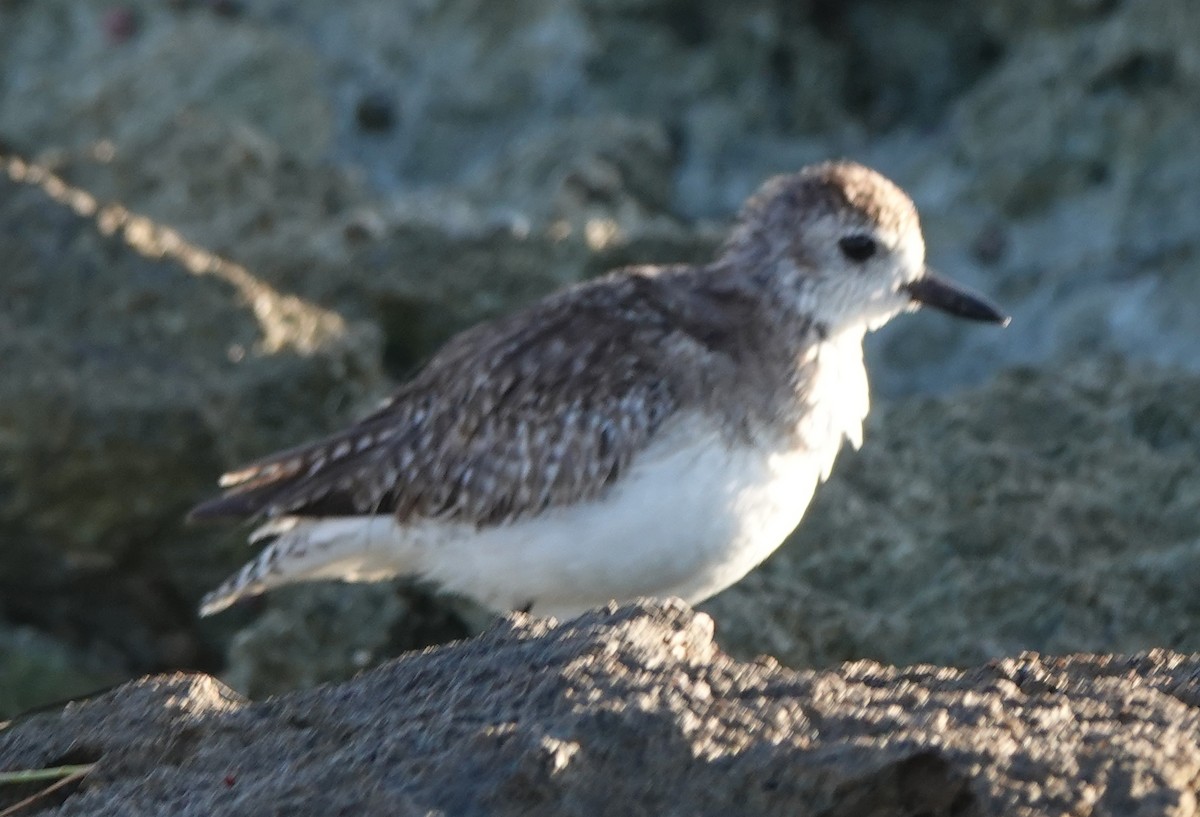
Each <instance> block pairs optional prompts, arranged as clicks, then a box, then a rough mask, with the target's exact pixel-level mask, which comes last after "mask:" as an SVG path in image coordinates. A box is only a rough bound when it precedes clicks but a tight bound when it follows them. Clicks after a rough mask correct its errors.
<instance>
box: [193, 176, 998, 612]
mask: <svg viewBox="0 0 1200 817" xmlns="http://www.w3.org/2000/svg"><path fill="white" fill-rule="evenodd" d="M921 306H927V307H932V308H934V309H938V310H941V311H943V312H946V313H949V314H951V315H954V316H958V317H961V318H965V319H970V320H974V321H981V322H987V323H993V324H1000V325H1007V323H1008V321H1009V319H1008V317H1007V316H1006V315H1005V314H1004V313H1003V312H1002V311H1001V310H1000V309H999V308H998V307H997V306H996V305H994V304H993V303H991V302H990V301H988V300H987V299H986V298H984V297H983V296H982V295H979V294H977V293H975V292H973V291H970V290H968V289H966V288H964V287H962V286H960V285H958V284H956V283H954V282H952V281H951V280H949V279H946V278H944V277H942V276H941V275H939V274H938V273H936V272H934V271H933V270H932V269H931V268H930V267H929V266H927V264H926V261H925V242H924V238H923V236H922V231H921V226H920V222H919V218H918V214H917V209H916V207H915V205H914V204H913V202H912V200H911V199H910V198H909V196H908V195H907V194H906V193H905V192H904V191H903V190H902V189H901V188H900V187H899V186H897V185H896V184H895V183H894V182H892V181H890V180H889V179H887V178H886V177H885V176H883V175H882V174H880V173H879V172H877V171H875V170H872V169H870V168H868V167H865V166H863V165H861V164H857V163H855V162H852V161H845V160H843V161H829V162H823V163H820V164H815V165H810V166H807V167H804V168H802V169H801V170H799V171H798V172H794V173H791V174H784V175H780V176H776V177H774V178H771V179H769V180H767V181H766V182H764V183H763V185H762V186H761V187H760V188H759V189H758V190H757V191H756V192H755V193H754V194H753V195H752V196H751V197H750V198H749V199H748V200H747V201H746V203H745V204H744V206H743V207H742V209H741V211H740V212H739V214H738V216H737V218H736V220H735V221H734V223H733V226H732V228H731V230H730V232H729V234H728V236H727V238H726V240H725V241H724V242H723V243H722V244H721V245H720V246H719V248H718V250H717V251H716V253H715V257H714V258H713V260H712V261H710V262H708V263H703V264H669V265H657V266H651V265H642V266H630V267H625V268H621V269H617V270H614V271H611V272H609V273H607V274H605V275H603V276H601V277H598V278H594V279H591V280H588V281H585V282H582V283H578V284H575V285H573V286H570V287H567V288H565V289H562V290H560V291H558V292H556V293H552V294H550V295H548V296H546V297H545V298H543V299H542V300H540V301H537V302H535V303H533V304H532V305H529V306H526V307H525V308H523V309H521V310H518V311H516V312H514V313H512V314H509V315H507V316H503V317H500V318H498V319H495V320H493V321H490V322H486V323H482V324H479V325H477V326H475V327H473V328H470V329H467V330H465V331H463V332H462V333H460V334H458V335H457V336H455V337H453V338H451V339H450V340H449V341H448V342H447V343H446V344H445V345H444V346H443V347H442V348H441V349H440V351H438V352H436V353H435V354H434V355H433V356H432V357H431V358H430V359H429V360H428V362H427V363H426V364H425V365H424V366H423V367H422V368H421V369H419V370H418V372H417V373H416V374H415V375H414V376H413V377H412V378H411V379H410V380H408V381H407V382H405V383H403V384H402V385H400V386H399V387H398V388H397V389H396V390H395V391H394V392H393V393H392V394H391V396H390V397H388V398H387V399H386V400H385V401H383V403H382V404H381V405H379V406H378V408H377V409H376V410H374V411H373V412H372V413H369V414H368V415H367V416H365V417H364V418H363V419H361V420H359V421H358V422H355V423H353V424H352V425H350V426H349V427H348V428H346V429H344V430H342V431H338V432H336V433H334V434H332V435H330V436H328V437H326V438H324V439H321V440H318V441H316V442H312V443H308V444H305V445H302V446H299V447H297V448H293V449H290V450H286V451H282V452H279V453H275V454H272V455H270V456H267V457H265V458H263V459H259V460H257V461H255V462H252V463H250V464H248V465H245V466H244V467H240V468H236V469H235V470H232V471H230V472H228V473H226V474H225V475H224V476H223V477H221V479H220V483H219V484H220V487H221V488H223V492H222V493H221V494H220V495H218V496H216V497H214V498H212V499H209V500H208V501H206V502H203V503H201V504H200V505H198V506H197V507H195V508H194V509H193V510H192V511H191V513H190V515H189V518H190V519H191V520H194V521H206V520H222V519H225V520H229V519H236V520H243V521H244V520H250V521H251V522H253V523H256V525H257V527H256V528H255V529H254V531H253V532H252V533H251V534H250V541H251V542H252V543H265V547H264V548H263V550H262V551H261V552H260V554H259V555H258V557H257V558H256V559H254V560H252V561H250V562H249V563H247V564H246V565H245V566H244V567H243V568H242V569H241V570H240V571H238V572H237V573H235V574H234V575H233V576H231V577H230V578H229V579H228V580H226V581H225V582H224V583H223V584H221V585H220V586H219V587H217V588H216V589H215V590H213V591H212V592H210V593H208V594H207V595H206V596H204V598H203V599H202V601H201V606H200V614H201V615H211V614H214V613H217V612H219V611H221V610H223V609H225V608H226V607H228V606H229V605H231V604H233V603H234V602H236V601H238V600H239V599H242V598H246V597H250V596H255V595H259V594H261V593H263V592H265V591H268V590H270V589H272V588H276V587H279V586H282V585H287V584H291V583H295V582H302V581H310V580H319V579H340V580H343V581H380V580H384V579H388V578H392V577H397V576H413V577H419V578H421V579H424V580H427V581H431V582H433V583H434V584H436V585H437V586H438V587H440V589H441V590H443V591H445V592H449V593H453V594H458V595H462V596H467V597H470V598H472V599H474V600H475V601H476V602H478V603H480V604H482V605H483V606H485V607H487V608H490V609H492V610H494V611H497V612H505V611H511V610H520V611H525V612H528V613H532V614H534V615H539V616H554V617H556V618H567V617H572V616H575V615H577V614H579V613H581V612H583V611H585V610H588V609H590V608H594V607H599V606H602V605H605V604H607V603H609V602H612V601H616V602H624V601H630V600H633V599H636V598H643V597H678V598H682V599H683V600H684V601H686V602H689V603H692V604H695V603H698V602H700V601H703V600H704V599H707V598H709V597H710V596H713V595H715V594H716V593H718V592H720V591H721V590H723V589H725V588H726V587H729V586H730V585H732V584H734V583H735V582H737V581H738V580H740V579H741V578H742V577H743V576H745V575H746V574H747V573H748V572H750V571H751V570H752V569H753V568H754V567H755V566H757V565H758V564H759V563H761V562H762V561H763V560H764V559H766V557H767V556H769V555H770V554H771V553H772V552H773V551H775V550H776V549H777V548H778V547H779V545H780V544H781V543H782V542H783V541H784V539H786V538H787V536H788V535H789V534H790V533H791V532H792V531H793V530H795V529H796V528H797V526H798V525H799V524H800V522H801V519H802V517H803V515H804V512H805V510H806V508H807V507H808V505H809V503H810V500H811V498H812V496H813V494H814V491H815V490H816V489H817V487H818V485H819V484H820V483H821V482H823V481H825V480H826V479H827V478H828V477H829V474H830V471H831V469H832V467H833V464H834V460H835V458H836V457H837V456H838V453H839V451H840V450H841V449H842V448H843V446H844V444H845V443H849V444H850V445H852V446H853V447H854V448H858V447H859V446H860V445H861V443H862V429H863V421H864V419H865V417H866V415H867V411H868V406H869V398H868V384H867V374H866V370H865V367H864V363H863V351H862V342H863V338H864V336H865V334H866V333H867V332H869V331H871V330H874V329H877V328H878V327H880V326H882V325H883V324H884V323H886V322H887V321H889V320H890V319H891V318H893V317H894V316H896V315H898V314H900V313H902V312H906V311H911V310H914V309H916V308H918V307H921Z"/></svg>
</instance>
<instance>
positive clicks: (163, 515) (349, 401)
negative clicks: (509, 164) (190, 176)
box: [0, 160, 383, 670]
mask: <svg viewBox="0 0 1200 817" xmlns="http://www.w3.org/2000/svg"><path fill="white" fill-rule="evenodd" d="M6 169H7V170H8V171H9V173H8V174H7V175H0V257H3V258H4V259H5V265H6V266H5V269H6V271H5V274H4V275H3V276H0V300H3V302H4V304H5V308H4V311H3V313H0V361H2V364H0V365H3V368H4V373H5V374H4V377H3V378H0V530H3V533H4V539H5V547H4V548H3V549H0V608H2V609H3V612H4V613H5V614H6V615H8V616H12V617H14V618H15V619H16V620H20V621H22V622H24V623H27V624H30V625H33V626H36V627H38V628H40V629H43V630H45V631H47V632H53V633H56V634H63V635H64V637H67V639H68V640H71V641H75V640H78V641H79V642H83V643H86V642H90V641H92V640H93V639H97V640H99V641H100V642H102V643H105V644H109V645H113V646H115V647H116V648H118V649H119V650H121V651H122V652H124V653H125V654H126V655H127V656H128V659H127V660H128V662H129V663H128V666H129V667H130V668H131V669H134V670H136V669H137V668H138V667H141V668H145V669H149V668H153V667H162V666H168V665H173V664H176V663H177V662H178V663H184V664H187V663H193V662H196V661H199V660H202V658H203V655H204V650H205V649H210V648H207V647H205V646H204V644H203V642H202V641H201V640H200V638H199V637H198V634H197V633H196V631H195V625H194V623H193V621H194V620H193V612H192V610H193V604H194V602H195V600H196V599H198V598H199V596H200V594H201V593H202V592H203V591H204V590H205V589H206V588H208V587H210V586H211V585H212V584H213V583H214V582H216V581H218V580H219V579H220V578H221V576H222V575H223V574H224V573H226V572H227V571H229V570H232V569H233V568H234V567H235V566H236V565H237V563H239V562H240V561H242V560H243V552H242V550H243V546H242V544H241V543H240V542H238V541H237V540H238V539H240V538H241V536H240V534H239V533H237V532H234V531H221V532H214V531H212V530H203V529H195V528H185V527H184V526H183V518H182V517H183V514H184V513H185V511H186V510H187V509H188V507H190V505H191V504H193V503H194V502H195V501H196V498H197V497H198V496H202V495H204V494H205V493H207V492H208V491H210V490H212V481H213V480H214V478H215V477H216V475H217V474H218V473H220V471H221V470H222V469H223V468H226V467H229V466H231V465H233V464H234V463H237V462H240V461H244V460H245V459H246V458H248V457H250V456H254V455H257V454H260V453H263V452H265V451H268V450H271V449H274V448H277V447H280V446H283V445H287V444H289V443H291V442H293V441H294V440H295V439H297V438H298V437H304V436H309V435H312V434H315V433H317V432H318V431H320V430H322V429H325V428H328V427H329V426H331V425H332V424H333V423H334V422H335V421H338V420H343V419H345V417H346V414H347V413H348V411H349V409H350V408H351V407H352V406H357V405H359V404H360V403H362V402H363V400H364V398H366V397H368V396H370V395H372V394H374V393H376V392H377V391H378V390H379V389H380V387H381V385H382V382H383V381H382V377H381V373H380V370H379V366H378V346H377V335H376V334H375V333H374V332H373V331H372V330H371V328H370V327H368V326H365V325H362V324H353V323H347V322H346V321H345V320H343V319H342V318H341V317H340V316H338V315H336V314H334V313H332V312H329V311H328V310H324V309H321V308H319V307H317V306H315V305H314V304H311V303H309V302H306V301H304V300H302V299H300V298H297V297H295V296H291V295H287V294H285V293H282V292H279V291H278V290H276V289H274V288H273V287H271V286H270V285H268V284H266V283H264V282H263V281H261V280H259V279H258V278H256V277H255V276H254V275H253V274H252V273H250V272H249V271H248V270H247V269H245V268H244V267H241V266H239V265H237V264H233V263H231V262H228V261H226V260H224V259H221V258H220V257H218V256H215V255H213V254H211V253H209V252H207V251H206V250H203V249H201V248H199V247H196V246H194V245H192V244H190V243H189V242H188V241H187V240H186V239H185V238H183V237H182V236H180V235H179V234H178V233H177V232H175V231H173V230H170V229H169V228H166V227H164V226H163V225H160V224H156V223H154V222H152V221H150V220H149V219H146V218H145V217H142V216H140V215H138V214H135V213H130V212H129V211H128V210H126V209H125V208H123V207H121V206H120V205H105V204H104V203H103V202H97V201H96V200H95V199H94V198H93V197H91V196H90V195H89V194H87V193H86V192H85V191H82V190H79V189H77V188H72V187H70V186H68V185H66V184H65V183H64V182H63V181H62V180H61V179H60V178H57V177H55V176H53V175H51V174H47V173H46V172H45V170H44V169H43V168H40V167H37V166H33V165H27V164H25V163H23V162H20V161H19V160H6ZM10 176H11V178H10ZM180 639H183V642H184V645H183V646H180ZM188 644H190V646H187V645H188Z"/></svg>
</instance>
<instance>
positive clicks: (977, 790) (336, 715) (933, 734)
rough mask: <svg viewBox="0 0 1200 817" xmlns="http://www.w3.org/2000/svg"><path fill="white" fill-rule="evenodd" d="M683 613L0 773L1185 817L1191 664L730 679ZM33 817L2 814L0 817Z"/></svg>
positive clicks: (75, 799)
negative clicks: (69, 767) (74, 767)
mask: <svg viewBox="0 0 1200 817" xmlns="http://www.w3.org/2000/svg"><path fill="white" fill-rule="evenodd" d="M712 626H713V625H712V621H711V620H710V619H709V618H708V617H707V616H704V615H697V614H695V613H693V612H692V611H691V610H689V609H687V608H686V607H685V606H684V605H682V604H681V603H678V602H668V603H666V604H653V605H651V604H647V605H631V606H627V607H623V608H620V609H616V608H610V609H609V610H602V611H597V612H594V613H590V614H588V615H585V616H583V617H582V618H580V619H577V620H575V621H571V622H567V623H565V624H562V625H559V626H557V627H556V626H552V625H551V624H550V623H548V622H545V621H531V620H529V619H527V618H525V617H522V616H514V617H511V618H509V619H507V620H505V621H503V622H501V623H500V624H499V625H498V626H496V627H495V628H493V629H492V630H491V631H489V632H488V633H486V634H485V635H483V636H482V637H480V638H477V639H474V640H472V641H467V642H460V643H458V644H454V645H451V646H448V647H444V648H441V649H437V650H433V651H430V652H426V653H422V654H416V653H413V654H409V655H406V656H404V657H402V658H400V659H399V660H397V661H394V662H391V663H389V664H387V665H384V666H383V667H380V668H378V669H375V670H371V671H369V672H367V673H364V674H363V675H361V676H360V677H358V678H356V679H355V680H353V681H350V682H347V683H345V684H340V685H331V686H326V687H321V688H319V689H315V690H311V691H307V692H300V693H291V694H288V695H284V696H281V697H278V698H273V699H271V700H268V701H264V702H261V703H248V702H246V701H245V700H244V699H241V698H239V697H238V696H236V694H234V693H232V692H231V691H230V690H228V689H227V688H224V687H222V686H221V685H220V684H218V683H217V682H215V681H213V680H212V679H211V678H208V677H206V676H203V675H192V676H184V675H176V676H161V677H157V678H147V679H143V680H141V681H137V682H134V683H131V684H129V685H127V686H125V687H123V688H121V689H119V690H117V691H115V692H113V693H110V694H108V695H105V696H103V697H101V698H97V699H95V700H92V701H88V702H84V703H82V704H77V705H74V706H71V707H70V708H68V709H66V710H64V711H62V712H60V713H52V714H43V715H37V716H32V717H28V718H24V719H22V720H20V721H18V722H17V723H15V724H13V725H10V726H9V727H8V728H7V729H3V730H0V768H3V769H16V768H41V767H43V766H45V765H47V764H55V763H64V762H95V763H96V767H95V769H94V770H93V771H92V772H91V773H90V774H89V775H88V777H87V778H86V779H85V781H84V782H83V784H82V785H80V786H79V787H78V788H77V789H76V790H75V791H74V792H73V793H71V794H69V795H68V796H67V798H66V799H65V801H63V802H62V803H61V805H58V806H56V807H52V808H50V809H47V810H45V811H43V812H42V813H45V814H57V815H64V817H65V815H75V814H78V815H83V814H86V815H89V817H102V816H103V815H109V814H112V815H116V814H120V815H123V817H124V816H125V815H141V814H146V815H150V814H162V813H164V812H170V813H172V814H179V815H191V814H204V815H224V814H246V813H263V812H278V813H282V812H287V813H288V814H297V815H308V814H322V815H324V814H330V813H355V814H368V815H371V814H380V815H382V814H389V815H391V814H403V815H407V814H447V815H449V814H453V815H475V814H489V815H504V814H521V815H541V814H546V815H549V814H554V815H562V814H578V815H583V814H621V815H626V814H645V815H651V814H655V815H660V814H679V815H683V814H693V815H707V814H712V815H717V814H731V813H739V814H761V815H769V814H779V815H784V814H787V815H808V814H812V815H847V817H849V815H862V814H896V815H901V814H928V815H946V816H947V817H948V816H949V815H979V816H980V817H982V816H983V815H1005V816H1006V817H1020V816H1021V815H1044V814H1082V813H1086V814H1091V815H1095V817H1103V816H1104V815H1113V817H1138V815H1147V816H1149V815H1163V814H1170V815H1179V816H1180V817H1183V815H1194V814H1195V813H1196V810H1197V809H1196V805H1197V804H1196V795H1195V791H1194V784H1193V781H1194V780H1195V778H1196V775H1197V774H1198V773H1200V749H1198V748H1197V745H1198V743H1200V715H1198V714H1197V711H1196V703H1197V701H1198V700H1200V697H1198V693H1197V689H1198V688H1197V678H1200V663H1198V662H1197V660H1196V659H1195V658H1194V657H1191V658H1189V657H1185V656H1182V655H1178V654H1175V653H1171V652H1167V651H1156V652H1150V653H1144V654H1141V655H1137V656H1131V657H1128V658H1125V657H1110V656H1089V655H1077V656H1074V657H1070V658H1052V657H1041V656H1038V655H1036V654H1032V653H1029V654H1024V655H1022V656H1020V657H1017V658H1005V659H1002V660H997V661H994V662H991V663H989V664H987V665H984V666H980V667H978V668H975V669H971V670H965V671H964V670H951V669H939V668H936V667H931V666H915V667H908V668H895V667H888V666H882V665H880V664H876V663H872V662H867V661H860V662H857V663H851V664H846V665H844V666H842V667H840V668H838V669H833V670H825V671H820V672H813V671H809V672H795V671H790V670H785V669H781V668H780V667H779V666H778V665H777V664H775V663H773V662H771V661H763V662H758V663H755V664H744V663H739V662H737V661H735V660H732V659H730V658H729V657H728V656H726V655H724V654H723V653H721V652H720V651H719V650H718V649H717V648H716V647H715V645H714V644H713V642H712ZM27 793H28V790H27V789H18V788H15V787H4V788H3V789H0V807H3V805H5V804H6V803H9V802H12V801H14V800H15V799H17V798H19V797H21V796H23V795H25V794H27Z"/></svg>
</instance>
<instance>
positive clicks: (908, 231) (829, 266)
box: [723, 162, 1008, 333]
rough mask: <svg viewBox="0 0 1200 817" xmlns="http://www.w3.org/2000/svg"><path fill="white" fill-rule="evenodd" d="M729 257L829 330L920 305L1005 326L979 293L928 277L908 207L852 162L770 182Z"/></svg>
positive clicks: (749, 207) (741, 222)
mask: <svg viewBox="0 0 1200 817" xmlns="http://www.w3.org/2000/svg"><path fill="white" fill-rule="evenodd" d="M723 257H726V258H729V260H731V261H733V262H735V263H736V264H737V265H738V266H739V267H742V268H748V269H752V270H754V272H753V274H754V275H755V276H756V277H757V278H758V280H759V283H760V284H761V285H763V286H766V287H768V288H769V289H770V291H771V295H772V297H773V299H774V300H775V301H777V302H779V303H780V304H781V305H783V306H784V307H785V308H793V309H796V310H797V311H798V312H800V313H802V314H804V315H806V316H811V317H812V319H814V320H815V321H816V322H817V323H818V324H819V325H820V326H822V328H823V329H824V330H825V331H827V332H829V333H836V332H839V331H842V330H843V329H855V328H859V327H861V328H862V330H864V331H865V330H868V329H875V328H877V327H879V326H881V325H882V324H884V323H886V322H887V321H888V320H889V319H890V318H892V317H893V316H894V315H896V314H897V313H899V312H902V311H905V310H909V309H915V308H916V307H918V306H921V305H922V304H923V305H926V306H932V307H934V308H937V309H940V310H942V311H944V312H948V313H950V314H952V315H956V316H958V317H962V318H969V319H972V320H979V321H988V322H992V323H1001V324H1004V323H1007V322H1008V318H1007V317H1006V316H1005V315H1004V314H1003V313H1002V312H1000V310H999V309H997V308H996V307H995V306H993V305H992V304H990V303H989V302H988V301H987V300H985V299H984V298H982V297H981V296H979V295H976V294H975V293H972V292H970V291H969V290H967V289H965V288H963V287H961V286H959V285H957V284H954V283H952V282H950V281H947V280H945V279H943V278H941V277H939V276H937V275H935V274H934V273H933V272H931V271H930V269H929V268H928V267H927V266H926V265H925V239H924V238H923V236H922V235H921V224H920V220H919V219H918V217H917V209H916V207H915V206H914V205H913V203H912V200H911V199H909V197H908V196H907V195H906V194H905V193H904V191H903V190H901V189H900V188H899V187H897V186H896V185H895V184H894V183H892V182H891V181H889V180H888V179H887V178H885V177H884V176H882V175H880V174H879V173H876V172H875V171H873V170H871V169H870V168H867V167H863V166H862V165H859V164H854V163H852V162H829V163H825V164H819V165H812V166H810V167H807V168H805V169H803V170H801V171H800V172H799V173H795V174H792V175H788V176H777V177H775V178H773V179H771V180H769V181H767V182H766V183H765V184H764V185H763V186H762V187H761V188H760V189H759V190H758V192H757V193H755V195H754V196H753V197H752V198H751V199H750V200H749V201H748V202H747V203H746V205H745V207H744V208H743V209H742V213H741V215H740V217H739V219H738V225H737V228H736V229H735V230H734V232H733V234H732V235H731V237H730V239H729V241H728V242H727V243H726V245H725V247H724V250H723Z"/></svg>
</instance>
